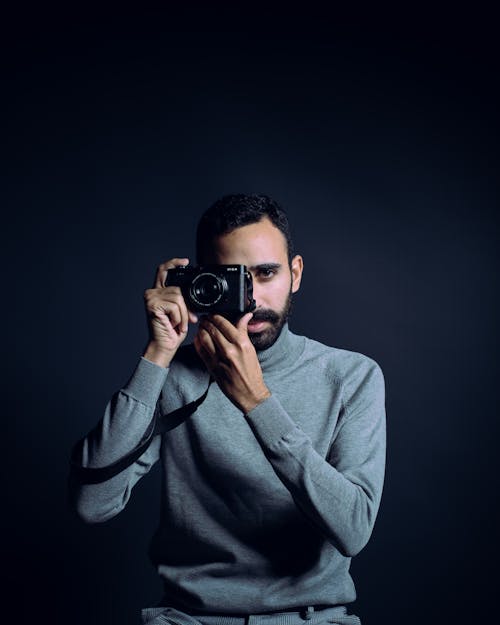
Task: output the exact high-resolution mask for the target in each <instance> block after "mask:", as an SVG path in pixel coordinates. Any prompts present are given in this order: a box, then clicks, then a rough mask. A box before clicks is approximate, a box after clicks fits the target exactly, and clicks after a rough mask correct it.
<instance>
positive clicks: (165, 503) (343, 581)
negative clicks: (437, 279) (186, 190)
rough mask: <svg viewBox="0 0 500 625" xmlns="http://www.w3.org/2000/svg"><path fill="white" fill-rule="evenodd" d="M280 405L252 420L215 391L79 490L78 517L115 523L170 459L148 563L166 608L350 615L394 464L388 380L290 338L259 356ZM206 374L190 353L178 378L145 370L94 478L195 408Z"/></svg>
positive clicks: (99, 452)
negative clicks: (135, 492)
mask: <svg viewBox="0 0 500 625" xmlns="http://www.w3.org/2000/svg"><path fill="white" fill-rule="evenodd" d="M258 357H259V361H260V364H261V366H262V370H263V374H264V380H265V382H266V385H267V386H268V388H269V389H270V391H271V397H269V398H268V399H266V400H265V401H264V402H263V403H261V404H259V405H258V406H257V407H256V408H254V409H253V410H252V411H251V412H250V413H249V414H247V415H243V414H242V413H241V412H240V411H239V410H238V409H237V408H236V407H235V406H234V405H233V404H232V403H231V402H230V401H229V400H228V399H227V397H225V395H224V394H223V393H222V392H221V391H220V389H219V388H218V386H217V385H216V384H212V385H211V387H210V390H209V393H208V396H207V398H206V400H205V401H204V402H203V403H202V404H201V406H200V407H199V408H198V410H197V411H196V412H195V413H194V414H193V415H191V416H190V417H189V418H188V419H186V420H185V421H184V422H183V423H181V424H180V425H178V426H177V427H175V428H174V429H172V430H170V431H169V432H167V433H166V434H163V435H162V436H157V437H155V438H154V440H153V442H152V444H151V446H150V447H149V449H148V450H147V451H146V452H145V453H144V454H143V456H141V458H140V459H139V460H138V461H137V462H136V463H135V464H133V465H132V466H130V467H129V468H128V469H126V470H125V471H123V472H122V473H120V474H119V475H117V476H115V477H113V478H111V479H109V480H107V481H106V482H104V483H101V484H95V485H79V486H73V488H74V492H73V499H74V502H75V505H76V509H77V511H78V513H79V514H80V516H81V517H82V518H83V519H84V520H86V521H88V522H100V521H106V520H107V519H109V518H111V517H113V516H114V515H116V514H118V513H119V512H120V511H121V510H122V509H123V508H124V507H125V505H126V503H127V501H128V499H129V497H130V494H131V490H132V487H133V486H134V484H135V483H136V482H137V481H138V480H139V479H140V478H141V477H142V476H143V475H145V474H146V473H147V472H148V471H149V470H150V468H151V466H152V465H153V464H154V463H155V462H156V461H157V460H160V462H161V467H162V476H163V481H162V499H161V510H160V523H159V526H158V529H157V531H156V533H155V535H154V537H153V540H152V545H151V552H150V553H151V558H152V560H153V562H154V564H155V565H156V566H157V568H158V572H159V574H160V576H161V577H162V579H163V582H164V591H165V595H164V597H163V599H162V602H161V603H162V605H166V606H171V607H174V608H177V609H180V610H184V611H186V612H190V611H192V612H193V613H197V612H198V613H205V614H230V613H233V614H234V613H238V614H256V613H267V612H274V611H280V610H289V609H293V608H301V607H304V606H310V605H316V606H320V605H321V606H334V605H345V604H347V603H349V602H352V601H353V600H354V599H355V597H356V593H355V589H354V584H353V582H352V579H351V576H350V575H349V565H350V561H351V557H352V556H354V555H355V554H357V553H358V552H359V551H360V550H361V549H362V548H363V547H364V545H365V544H366V543H367V541H368V539H369V537H370V534H371V532H372V529H373V525H374V522H375V517H376V515H377V510H378V507H379V503H380V497H381V493H382V484H383V478H384V465H385V409H384V380H383V376H382V372H381V370H380V368H379V366H378V365H377V363H375V362H374V361H373V360H371V359H370V358H368V357H366V356H363V355H361V354H358V353H355V352H350V351H346V350H342V349H336V348H332V347H327V346H325V345H322V344H321V343H318V342H316V341H313V340H311V339H308V338H305V337H302V336H297V335H295V334H293V333H291V332H290V331H289V329H288V327H287V326H285V328H284V329H283V331H282V333H281V335H280V336H279V338H278V340H277V341H276V343H275V344H274V345H273V346H272V347H270V348H269V349H267V350H264V351H262V352H259V353H258ZM207 383H208V374H207V372H206V370H205V368H204V366H203V364H202V362H201V361H200V360H199V359H198V356H197V354H196V352H195V351H194V349H193V347H192V346H189V345H188V346H186V347H182V348H181V349H180V350H179V351H178V353H177V356H176V358H175V359H174V361H173V362H172V363H171V366H170V368H169V369H164V368H161V367H159V366H157V365H155V364H153V363H151V362H149V361H148V360H146V359H144V358H141V360H140V361H139V363H138V365H137V367H136V369H135V371H134V373H133V375H132V377H131V379H130V380H129V382H128V383H127V385H126V386H125V387H124V388H123V389H122V390H121V391H120V392H118V393H117V394H116V395H115V396H114V398H113V400H112V401H111V402H110V403H109V404H108V406H107V408H106V412H105V414H104V417H103V419H102V420H101V421H100V423H99V424H98V426H97V427H96V428H95V429H94V430H93V431H92V432H91V433H90V434H89V435H88V436H87V437H86V438H85V439H84V442H83V445H82V447H81V458H80V460H81V462H82V465H83V466H90V467H100V466H105V465H108V464H110V463H112V462H114V461H116V460H118V459H119V458H120V457H122V456H123V455H125V454H126V453H128V452H130V451H131V450H132V449H133V448H134V447H135V446H136V445H137V444H138V443H139V441H140V440H141V438H142V437H143V435H144V433H145V432H146V431H147V430H148V428H149V426H150V423H151V420H152V416H153V412H154V408H155V405H156V402H157V401H158V399H159V400H160V407H161V411H162V413H163V414H167V413H168V412H170V411H172V410H174V409H176V408H178V407H179V406H181V405H184V404H186V403H187V402H189V401H191V400H193V399H196V398H198V397H199V396H200V395H202V394H203V392H204V390H205V389H206V387H207Z"/></svg>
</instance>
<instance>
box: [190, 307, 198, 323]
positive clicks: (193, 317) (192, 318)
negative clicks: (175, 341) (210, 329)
mask: <svg viewBox="0 0 500 625" xmlns="http://www.w3.org/2000/svg"><path fill="white" fill-rule="evenodd" d="M188 315H189V321H190V322H191V323H198V315H195V314H194V312H191V311H190V310H188Z"/></svg>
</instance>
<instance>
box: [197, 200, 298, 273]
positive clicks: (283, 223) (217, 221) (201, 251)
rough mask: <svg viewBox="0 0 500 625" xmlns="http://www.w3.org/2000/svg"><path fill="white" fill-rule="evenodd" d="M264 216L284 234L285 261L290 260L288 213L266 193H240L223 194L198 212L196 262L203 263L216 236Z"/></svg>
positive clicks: (290, 244)
mask: <svg viewBox="0 0 500 625" xmlns="http://www.w3.org/2000/svg"><path fill="white" fill-rule="evenodd" d="M264 217H268V218H269V219H270V221H271V222H272V224H273V225H274V226H276V228H278V230H280V231H281V233H282V234H283V236H284V237H285V241H286V246H287V252H288V262H289V263H291V261H292V258H293V243H292V237H291V234H290V225H289V223H288V217H287V215H286V213H285V211H284V210H283V208H282V207H281V206H280V205H279V204H278V202H276V201H275V200H273V199H271V198H270V197H268V196H267V195H255V194H252V195H245V194H243V193H236V194H232V195H225V196H224V197H222V198H221V199H220V200H217V202H215V204H212V206H210V208H208V209H207V210H206V211H205V212H204V213H203V215H202V216H201V218H200V221H199V222H198V228H197V230H196V261H197V263H198V264H200V263H202V262H203V259H204V258H206V256H207V252H209V251H210V249H211V246H212V244H213V240H214V239H215V238H216V237H218V236H221V235H223V234H228V233H229V232H232V231H233V230H236V228H241V227H242V226H248V225H249V224H254V223H257V222H258V221H260V220H261V219H263V218H264Z"/></svg>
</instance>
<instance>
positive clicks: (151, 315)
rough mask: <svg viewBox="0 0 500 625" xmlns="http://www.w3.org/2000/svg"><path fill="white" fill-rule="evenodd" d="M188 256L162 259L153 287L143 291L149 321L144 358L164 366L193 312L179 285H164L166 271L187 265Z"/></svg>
mask: <svg viewBox="0 0 500 625" xmlns="http://www.w3.org/2000/svg"><path fill="white" fill-rule="evenodd" d="M188 264H189V258H172V259H171V260H167V261H166V262H164V263H162V264H161V265H160V266H159V267H158V270H157V272H156V278H155V283H154V287H153V288H152V289H147V290H146V291H145V293H144V303H145V306H146V315H147V318H148V325H149V343H148V346H147V348H146V351H145V352H144V358H147V360H150V361H151V362H154V363H155V364H157V365H159V366H161V367H168V366H169V365H170V361H171V360H172V358H173V357H174V355H175V353H176V351H177V350H178V348H179V346H180V345H181V343H182V342H183V341H184V339H185V338H186V336H187V331H188V323H189V322H191V323H196V322H197V321H198V318H197V316H196V315H195V314H194V313H192V312H190V311H188V309H187V307H186V303H185V301H184V297H183V296H182V293H181V289H180V287H178V286H167V287H165V286H164V284H165V279H166V277H167V271H168V270H169V269H173V268H174V267H179V266H182V265H188Z"/></svg>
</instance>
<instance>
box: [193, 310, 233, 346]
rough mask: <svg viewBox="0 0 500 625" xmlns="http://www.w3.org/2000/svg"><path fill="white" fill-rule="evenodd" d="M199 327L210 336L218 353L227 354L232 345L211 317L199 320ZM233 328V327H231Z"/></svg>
mask: <svg viewBox="0 0 500 625" xmlns="http://www.w3.org/2000/svg"><path fill="white" fill-rule="evenodd" d="M200 328H201V329H202V330H204V331H205V332H206V333H207V334H208V335H209V336H210V338H211V340H212V343H213V345H214V348H215V349H216V350H217V352H218V353H219V354H224V355H225V354H227V352H228V350H229V347H230V346H231V345H232V343H231V341H228V340H227V338H226V336H225V335H224V334H223V333H222V332H221V330H220V329H219V327H218V326H217V325H216V324H215V323H214V322H213V320H212V319H211V318H207V317H205V318H204V319H202V320H201V322H200ZM233 329H234V328H233Z"/></svg>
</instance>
